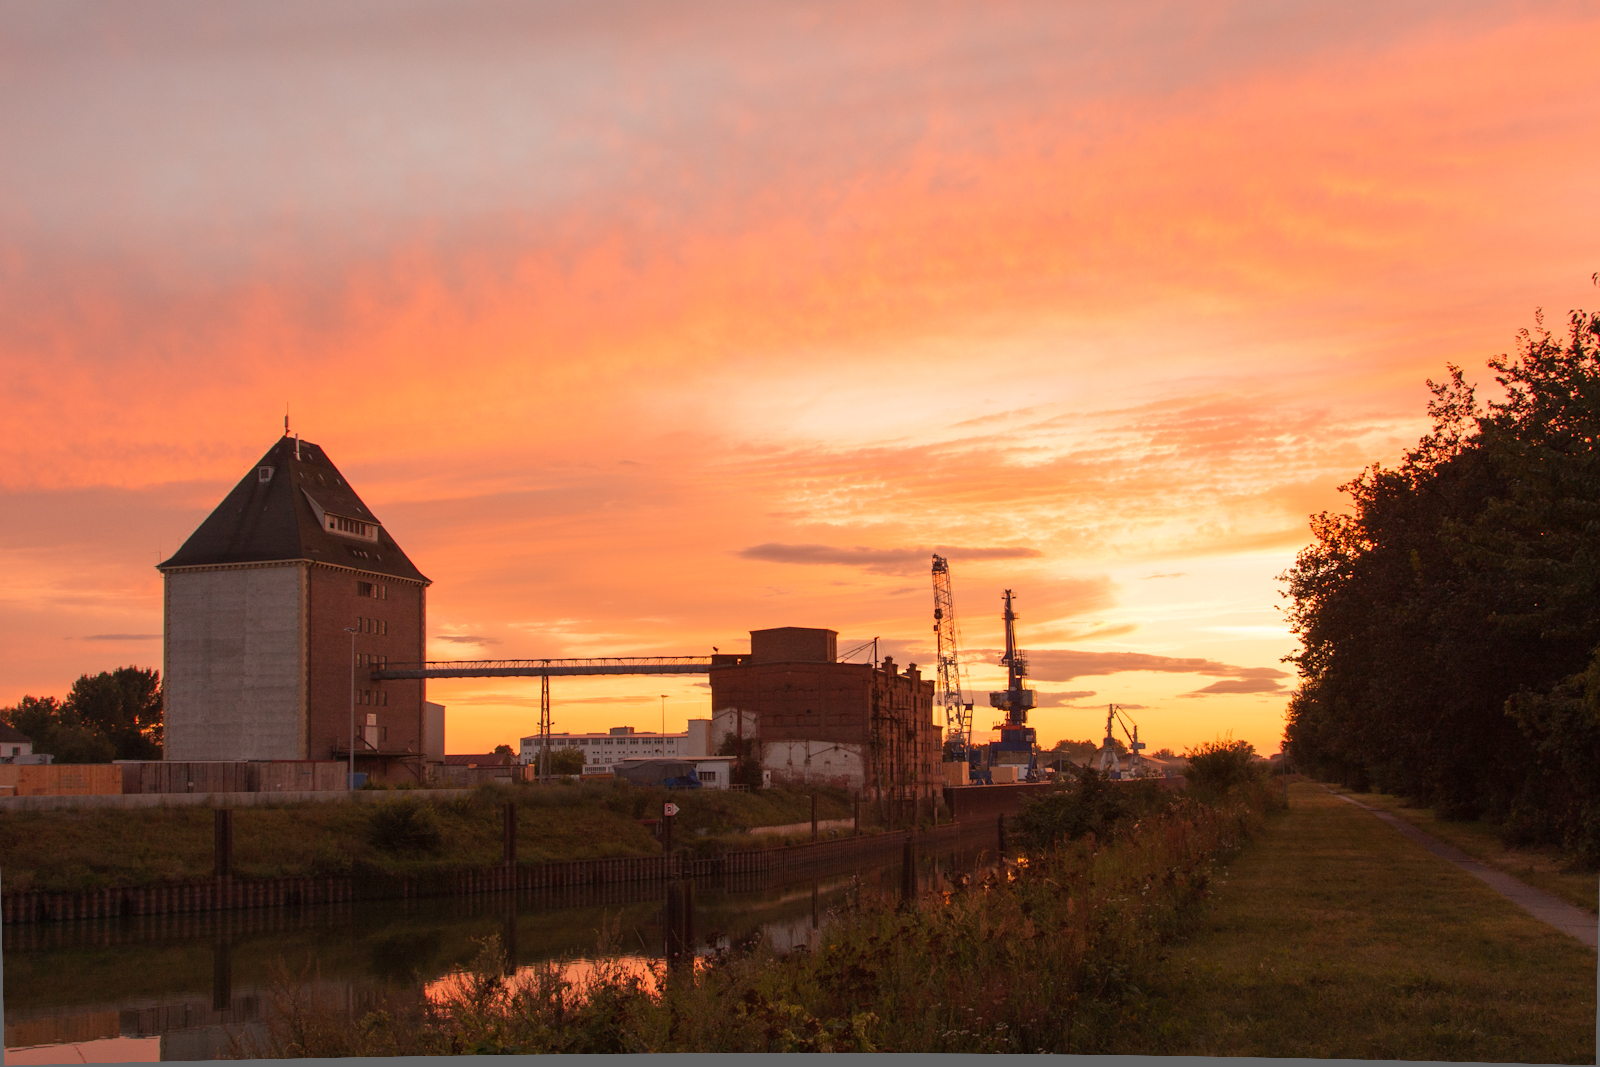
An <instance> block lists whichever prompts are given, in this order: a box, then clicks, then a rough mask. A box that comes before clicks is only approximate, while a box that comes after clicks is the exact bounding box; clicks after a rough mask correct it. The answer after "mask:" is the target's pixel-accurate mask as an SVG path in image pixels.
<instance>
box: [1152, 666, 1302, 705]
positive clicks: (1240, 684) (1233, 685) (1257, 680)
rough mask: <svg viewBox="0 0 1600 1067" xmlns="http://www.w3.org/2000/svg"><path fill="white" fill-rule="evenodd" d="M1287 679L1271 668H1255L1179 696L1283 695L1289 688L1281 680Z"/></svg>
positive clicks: (1281, 673) (1283, 674)
mask: <svg viewBox="0 0 1600 1067" xmlns="http://www.w3.org/2000/svg"><path fill="white" fill-rule="evenodd" d="M1205 673H1210V672H1205ZM1286 677H1288V675H1287V674H1285V673H1284V672H1283V671H1278V670H1273V669H1272V668H1270V667H1255V668H1249V669H1245V670H1241V671H1240V672H1239V673H1238V674H1237V675H1236V676H1234V677H1231V678H1223V679H1222V680H1221V681H1216V682H1212V683H1211V684H1210V685H1208V686H1206V687H1205V688H1204V689H1196V690H1195V691H1194V692H1192V693H1179V694H1178V695H1179V696H1181V697H1189V698H1194V697H1206V696H1224V695H1236V694H1245V693H1282V692H1286V691H1287V687H1286V686H1285V685H1284V684H1283V683H1282V682H1281V681H1279V679H1281V678H1286Z"/></svg>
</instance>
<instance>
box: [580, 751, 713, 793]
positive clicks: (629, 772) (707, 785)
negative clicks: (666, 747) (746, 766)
mask: <svg viewBox="0 0 1600 1067" xmlns="http://www.w3.org/2000/svg"><path fill="white" fill-rule="evenodd" d="M733 763H734V758H733V757H732V756H705V757H690V758H687V759H674V758H672V757H663V758H657V757H654V756H640V757H630V758H627V759H624V760H622V762H620V763H616V764H613V765H612V766H611V767H609V768H607V769H608V770H610V771H611V772H612V773H613V774H615V775H616V776H617V777H618V778H627V779H629V780H630V781H634V782H638V783H640V784H648V785H653V784H657V783H660V782H664V781H666V780H667V779H670V778H678V777H683V776H686V775H688V773H689V772H690V771H693V772H694V775H695V777H696V778H697V779H699V781H700V787H701V788H702V789H727V788H728V787H729V786H730V785H732V784H733V773H732V772H733Z"/></svg>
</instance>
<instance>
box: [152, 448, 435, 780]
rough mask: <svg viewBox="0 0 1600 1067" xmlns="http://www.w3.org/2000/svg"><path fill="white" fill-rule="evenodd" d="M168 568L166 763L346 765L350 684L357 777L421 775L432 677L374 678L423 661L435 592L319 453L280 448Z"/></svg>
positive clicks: (164, 566) (163, 568)
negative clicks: (387, 667)
mask: <svg viewBox="0 0 1600 1067" xmlns="http://www.w3.org/2000/svg"><path fill="white" fill-rule="evenodd" d="M157 569H159V570H160V571H161V573H162V575H163V576H164V578H165V583H166V603H165V622H164V627H163V629H164V633H165V652H164V657H163V669H164V673H165V676H166V677H165V689H166V704H167V710H166V721H165V757H166V758H167V759H169V760H264V759H344V758H346V756H347V753H348V752H349V750H350V747H351V745H350V732H351V730H350V720H351V694H352V689H353V690H354V697H355V720H356V729H355V733H356V736H355V758H356V770H358V771H366V772H368V773H370V774H373V775H375V776H377V777H380V778H401V779H404V778H417V779H420V778H422V777H423V776H424V774H425V769H424V766H423V762H422V761H423V695H424V694H423V682H422V681H421V680H409V681H385V682H373V681H371V680H370V678H369V672H370V671H371V669H372V668H373V667H374V666H378V665H381V664H383V663H385V662H388V661H391V660H392V661H395V662H405V661H412V662H415V661H419V660H421V659H423V658H424V654H423V643H424V633H425V629H424V625H425V621H426V618H427V598H426V590H427V587H428V585H429V581H428V579H427V578H425V577H424V576H423V575H422V573H421V572H420V571H418V570H417V568H416V567H415V566H413V565H412V563H411V561H410V560H409V559H407V558H406V554H405V553H404V552H402V551H401V550H400V546H399V545H398V544H396V543H395V540H394V538H393V537H392V536H390V534H389V532H388V531H387V530H385V529H384V527H383V524H382V523H381V522H379V521H378V518H377V517H376V516H375V515H373V514H372V512H371V511H369V510H368V509H367V506H366V505H365V504H364V503H362V501H361V498H360V496H358V495H357V494H356V491H355V490H354V489H353V488H352V487H351V486H350V485H349V483H347V482H346V481H345V480H344V478H343V476H342V475H340V473H339V470H338V468H337V467H335V466H334V465H333V462H332V461H331V460H330V459H329V458H328V456H327V454H326V453H325V452H323V450H322V449H321V448H319V447H318V446H316V445H314V444H311V443H309V442H304V441H299V440H297V439H295V438H292V437H287V436H285V437H283V438H282V439H281V440H279V441H278V443H277V444H275V445H273V446H272V448H271V449H270V450H268V452H267V454H266V455H264V456H262V457H261V460H260V462H258V463H257V464H256V465H255V466H254V467H252V468H251V470H250V472H249V473H248V474H246V475H245V476H244V478H243V479H242V480H241V481H240V482H239V484H238V485H236V486H234V488H233V491H232V492H230V493H229V494H228V495H227V497H225V498H224V499H223V501H222V503H221V504H219V505H217V508H216V510H215V511H213V512H212V513H211V515H210V517H209V518H207V519H206V520H205V522H203V523H201V524H200V527H199V528H198V529H197V530H195V532H194V533H193V534H191V535H190V537H189V539H188V540H187V541H185V542H184V544H183V547H182V548H180V549H178V551H177V553H176V554H175V555H173V556H172V558H171V559H168V560H166V561H165V562H163V563H161V564H158V565H157ZM347 628H348V629H350V630H354V631H355V632H354V633H353V634H352V633H350V632H347ZM352 638H353V640H352ZM352 645H353V647H352ZM352 676H353V684H352Z"/></svg>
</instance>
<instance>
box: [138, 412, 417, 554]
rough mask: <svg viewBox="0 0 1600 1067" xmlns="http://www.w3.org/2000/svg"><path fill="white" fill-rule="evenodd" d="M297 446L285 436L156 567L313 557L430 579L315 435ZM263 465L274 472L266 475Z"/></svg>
mask: <svg viewBox="0 0 1600 1067" xmlns="http://www.w3.org/2000/svg"><path fill="white" fill-rule="evenodd" d="M298 452H299V454H298V456H297V455H296V442H295V439H294V438H292V437H283V438H280V439H279V441H278V443H277V444H275V445H273V446H272V447H271V448H270V449H268V450H267V454H266V455H264V456H262V457H261V461H260V462H259V463H257V464H256V465H255V466H253V467H251V468H250V471H249V473H248V474H246V475H245V476H244V478H243V479H241V480H240V482H239V484H238V485H236V486H234V487H233V491H232V492H231V493H229V494H228V495H227V496H226V497H224V498H223V500H222V503H220V504H218V505H217V508H216V510H215V511H213V512H212V513H211V514H210V516H209V517H207V519H206V521H205V522H202V523H201V524H200V527H199V529H197V530H195V532H194V533H192V534H190V535H189V539H188V540H187V541H185V542H184V543H183V547H182V548H180V549H178V551H177V552H176V553H175V554H174V555H173V557H172V558H171V559H169V560H166V561H165V562H163V563H158V564H156V567H157V569H158V570H167V569H168V568H173V567H202V566H208V565H215V564H221V563H266V562H272V561H276V560H293V559H308V560H312V561H314V562H317V563H329V564H334V565H336V566H341V567H353V568H355V569H357V570H363V571H371V572H373V573H375V574H385V575H389V576H391V577H395V578H408V579H411V580H412V581H418V582H427V581H428V579H427V578H425V577H423V575H422V572H421V571H419V570H417V568H416V567H415V566H413V565H412V563H411V561H410V560H409V559H407V558H406V554H405V553H404V552H402V551H400V546H399V545H397V544H395V540H394V538H393V537H390V536H389V531H387V530H385V529H384V528H383V525H382V524H381V523H379V522H378V519H377V517H376V516H374V515H373V514H372V512H370V511H368V510H367V506H366V505H365V504H363V503H362V502H361V497H359V496H358V495H356V491H355V490H354V489H352V488H350V484H349V483H348V482H346V481H345V480H344V477H343V476H342V475H341V474H340V473H339V469H338V468H337V467H335V466H334V465H333V462H332V461H331V460H330V459H328V455H327V453H326V452H324V451H323V450H322V449H321V448H319V447H317V446H316V445H314V444H312V443H310V442H309V441H301V442H299V443H298ZM263 468H269V469H270V470H271V472H272V473H271V475H270V476H269V477H268V479H267V480H266V481H262V480H261V478H262V476H261V474H260V473H259V472H260V471H261V470H262V469H263ZM319 509H320V511H321V512H322V514H319V513H318V512H319ZM324 515H336V516H340V517H342V518H346V519H354V520H357V521H360V522H366V523H371V524H374V525H376V526H377V527H378V531H377V532H378V539H377V541H376V542H373V541H365V540H362V539H360V538H358V537H351V536H346V535H344V534H338V533H334V532H332V531H331V530H328V529H326V528H325V527H324V522H323V518H324Z"/></svg>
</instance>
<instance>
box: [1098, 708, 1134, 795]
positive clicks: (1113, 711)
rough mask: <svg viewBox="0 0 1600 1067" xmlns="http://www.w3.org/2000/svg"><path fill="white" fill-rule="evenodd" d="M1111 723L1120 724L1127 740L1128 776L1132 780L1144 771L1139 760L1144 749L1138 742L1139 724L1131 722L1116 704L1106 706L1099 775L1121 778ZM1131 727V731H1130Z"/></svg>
mask: <svg viewBox="0 0 1600 1067" xmlns="http://www.w3.org/2000/svg"><path fill="white" fill-rule="evenodd" d="M1113 722H1117V723H1121V724H1122V732H1123V733H1124V734H1125V735H1127V738H1128V774H1129V775H1131V776H1132V777H1134V778H1137V777H1139V776H1140V774H1141V772H1142V771H1143V770H1144V760H1142V759H1140V758H1139V750H1140V749H1142V748H1144V742H1142V741H1140V740H1139V724H1138V723H1135V722H1131V720H1129V719H1127V718H1126V717H1124V716H1123V714H1122V708H1121V707H1120V706H1119V705H1116V704H1108V705H1107V706H1106V739H1105V742H1104V744H1103V745H1102V746H1101V748H1100V773H1101V774H1106V775H1109V776H1110V777H1112V778H1121V777H1122V768H1121V765H1120V763H1119V762H1118V760H1117V742H1116V736H1115V730H1114V728H1113V726H1112V724H1113ZM1130 725H1131V729H1130Z"/></svg>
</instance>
